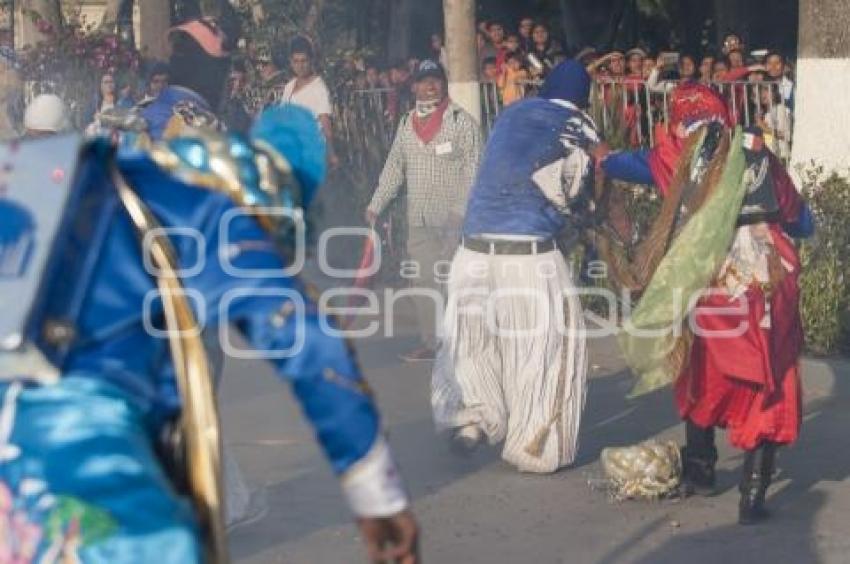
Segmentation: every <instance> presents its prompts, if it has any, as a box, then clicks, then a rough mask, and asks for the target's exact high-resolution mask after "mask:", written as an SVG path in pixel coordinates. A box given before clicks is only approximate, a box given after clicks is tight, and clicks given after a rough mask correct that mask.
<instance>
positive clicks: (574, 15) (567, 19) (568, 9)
mask: <svg viewBox="0 0 850 564" xmlns="http://www.w3.org/2000/svg"><path fill="white" fill-rule="evenodd" d="M560 5H561V27H562V29H563V32H564V48H565V49H566V50H567V52H568V53H575V52H576V51H578V50H579V49H581V48H582V47H583V46H584V36H583V35H582V32H581V30H582V25H581V17H580V12H579V9H578V8H579V7H578V3H577V0H560Z"/></svg>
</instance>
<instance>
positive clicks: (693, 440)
mask: <svg viewBox="0 0 850 564" xmlns="http://www.w3.org/2000/svg"><path fill="white" fill-rule="evenodd" d="M686 430H687V443H686V446H685V448H683V449H682V478H683V486H684V494H685V496H692V495H701V496H706V497H709V496H712V495H714V494H715V493H716V492H715V489H714V488H715V482H716V477H715V473H714V467H715V465H716V464H717V448H716V447H715V446H714V427H709V428H707V429H704V428H702V427H698V426H697V425H695V424H694V423H692V422H691V421H688V422H687V425H686Z"/></svg>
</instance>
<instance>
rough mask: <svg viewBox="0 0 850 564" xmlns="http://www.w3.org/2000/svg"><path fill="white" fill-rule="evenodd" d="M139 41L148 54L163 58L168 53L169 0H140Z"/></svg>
mask: <svg viewBox="0 0 850 564" xmlns="http://www.w3.org/2000/svg"><path fill="white" fill-rule="evenodd" d="M139 22H140V25H139V43H140V44H141V46H142V50H143V51H147V54H148V56H150V57H153V58H155V59H165V58H166V55H167V54H168V30H169V28H170V27H171V2H169V1H168V0H142V1H141V2H140V3H139Z"/></svg>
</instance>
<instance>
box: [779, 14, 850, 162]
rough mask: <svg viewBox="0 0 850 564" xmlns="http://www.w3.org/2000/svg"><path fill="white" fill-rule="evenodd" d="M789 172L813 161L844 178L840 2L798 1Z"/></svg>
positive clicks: (848, 18)
mask: <svg viewBox="0 0 850 564" xmlns="http://www.w3.org/2000/svg"><path fill="white" fill-rule="evenodd" d="M799 29H800V43H799V48H798V59H797V74H796V78H797V85H796V86H797V89H796V92H795V107H794V121H795V129H794V148H793V155H792V162H793V163H794V165H795V166H794V167H792V170H794V171H795V172H796V165H802V166H807V165H809V164H810V162H811V161H815V162H816V163H819V164H821V165H823V166H824V167H825V172H826V173H827V174H828V173H830V172H833V171H838V172H840V173H842V174H846V173H847V155H849V154H850V123H848V116H850V97H848V96H846V95H844V93H846V92H850V35H848V33H847V29H850V12H848V11H847V5H846V3H845V1H844V0H800V27H799Z"/></svg>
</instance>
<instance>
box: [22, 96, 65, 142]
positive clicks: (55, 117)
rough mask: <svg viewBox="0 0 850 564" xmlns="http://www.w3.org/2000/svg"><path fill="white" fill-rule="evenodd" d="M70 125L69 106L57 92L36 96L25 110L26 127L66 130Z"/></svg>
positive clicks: (43, 129)
mask: <svg viewBox="0 0 850 564" xmlns="http://www.w3.org/2000/svg"><path fill="white" fill-rule="evenodd" d="M69 127H70V123H69V122H68V108H67V107H66V106H65V102H63V101H62V99H61V98H60V97H59V96H57V95H56V94H40V95H38V96H36V97H35V98H34V99H33V101H32V102H30V104H29V106H27V109H26V111H25V112H24V128H26V129H29V130H32V131H53V132H57V133H58V132H60V131H65V130H66V129H68V128H69Z"/></svg>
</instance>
